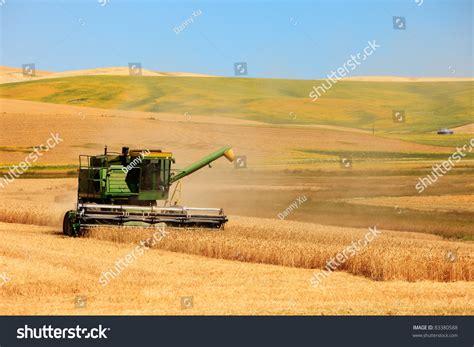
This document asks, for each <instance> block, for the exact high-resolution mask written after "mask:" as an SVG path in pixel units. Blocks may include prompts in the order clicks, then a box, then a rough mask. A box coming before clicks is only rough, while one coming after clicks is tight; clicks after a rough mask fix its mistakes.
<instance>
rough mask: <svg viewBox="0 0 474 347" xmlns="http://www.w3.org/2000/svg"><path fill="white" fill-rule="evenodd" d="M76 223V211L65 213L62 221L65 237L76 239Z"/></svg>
mask: <svg viewBox="0 0 474 347" xmlns="http://www.w3.org/2000/svg"><path fill="white" fill-rule="evenodd" d="M75 222H76V211H73V210H71V211H67V212H66V214H65V215H64V219H63V233H64V235H66V236H71V237H76V236H78V234H77V231H76V230H75V229H76V228H75V225H74V224H75Z"/></svg>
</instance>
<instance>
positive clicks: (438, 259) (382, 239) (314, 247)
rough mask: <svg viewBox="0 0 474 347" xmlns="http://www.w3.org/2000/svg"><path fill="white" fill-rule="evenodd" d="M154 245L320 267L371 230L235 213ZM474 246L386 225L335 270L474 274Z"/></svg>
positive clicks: (403, 276) (115, 236)
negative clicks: (220, 225) (222, 225)
mask: <svg viewBox="0 0 474 347" xmlns="http://www.w3.org/2000/svg"><path fill="white" fill-rule="evenodd" d="M168 231H169V233H168V236H166V237H165V238H164V239H163V240H162V241H161V242H159V243H158V244H156V245H154V248H159V249H165V250H169V251H174V252H181V253H189V254H196V255H202V256H206V257H212V258H218V259H229V260H239V261H243V262H252V263H266V264H274V265H283V266H289V267H299V268H309V269H322V268H324V267H325V266H326V264H327V262H328V261H329V260H330V259H331V258H333V257H335V256H336V254H337V253H339V252H342V250H343V249H344V248H345V247H347V246H349V245H351V242H352V241H357V240H359V239H362V238H363V237H364V235H365V234H366V233H367V231H368V230H361V229H349V228H339V227H330V226H322V225H316V224H310V223H299V222H281V221H277V220H271V219H260V218H245V217H233V218H232V222H230V223H229V225H228V227H226V229H225V230H222V231H221V230H220V231H214V230H202V229H200V230H199V229H198V230H183V229H169V230H168ZM152 233H153V231H152V230H147V229H131V228H124V229H120V228H100V227H99V228H92V229H91V230H90V231H89V232H88V237H93V238H97V239H101V240H110V241H115V242H125V243H127V242H133V243H136V242H139V241H140V240H144V239H147V238H149V237H150V236H151V234H152ZM473 249H474V246H473V245H472V244H470V243H464V242H453V241H446V240H443V239H442V238H440V237H437V236H434V235H426V234H416V233H402V232H393V231H383V232H382V234H381V235H380V236H378V237H377V238H376V239H375V240H374V241H373V242H372V243H370V244H369V245H368V246H366V247H364V248H362V249H361V250H360V251H359V252H358V253H357V254H356V255H354V256H353V257H349V258H348V259H347V261H345V262H344V263H342V264H341V265H340V266H339V267H338V269H337V270H343V271H347V272H349V273H352V274H354V275H361V276H365V277H368V278H371V279H374V280H406V281H419V280H434V281H442V282H450V281H462V280H465V281H472V280H473V279H474V271H473V270H474V258H473V257H472V254H473Z"/></svg>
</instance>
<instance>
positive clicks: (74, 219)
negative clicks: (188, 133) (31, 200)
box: [63, 147, 234, 237]
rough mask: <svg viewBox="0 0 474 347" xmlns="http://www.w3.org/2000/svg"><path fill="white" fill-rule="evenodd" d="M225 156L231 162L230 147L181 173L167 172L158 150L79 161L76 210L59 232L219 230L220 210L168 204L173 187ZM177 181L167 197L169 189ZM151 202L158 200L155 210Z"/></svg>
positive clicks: (165, 155)
mask: <svg viewBox="0 0 474 347" xmlns="http://www.w3.org/2000/svg"><path fill="white" fill-rule="evenodd" d="M222 156H225V157H226V158H227V159H228V160H229V161H231V162H232V161H233V160H234V153H233V151H232V148H231V147H224V148H221V149H220V150H218V151H216V152H214V153H212V154H210V155H208V156H206V157H204V158H202V159H201V160H199V161H197V162H196V163H194V164H191V165H189V166H187V167H186V168H184V169H182V170H172V169H171V164H172V163H174V162H175V160H174V158H173V155H172V153H170V152H162V151H161V150H150V151H148V150H132V151H129V148H128V147H123V148H122V153H121V154H120V153H110V152H109V153H108V152H107V147H105V150H104V154H103V155H97V156H88V155H80V156H79V184H78V196H77V209H76V210H71V211H68V212H66V214H65V216H64V220H63V232H64V234H65V235H67V236H74V237H76V236H82V235H83V234H84V232H85V230H87V228H89V227H93V226H101V225H112V226H114V225H118V226H141V227H143V226H153V225H155V224H158V223H165V224H166V225H167V226H171V227H205V228H223V226H224V224H225V223H226V222H227V217H226V216H225V214H224V211H223V209H221V208H196V207H182V206H177V205H176V203H175V204H174V205H173V206H169V205H170V201H173V198H174V197H175V194H176V193H177V192H179V191H180V186H179V183H180V182H178V181H179V180H180V179H182V178H183V177H186V176H188V175H190V174H192V173H193V172H195V171H197V170H199V169H201V168H203V167H204V166H207V165H209V166H210V164H211V163H212V162H213V161H215V160H217V159H219V158H220V157H222ZM175 182H177V184H176V186H175V189H174V191H173V194H172V195H171V198H170V199H168V195H169V191H170V187H171V185H172V184H173V183H175ZM157 200H164V201H165V203H164V206H163V207H158V206H157Z"/></svg>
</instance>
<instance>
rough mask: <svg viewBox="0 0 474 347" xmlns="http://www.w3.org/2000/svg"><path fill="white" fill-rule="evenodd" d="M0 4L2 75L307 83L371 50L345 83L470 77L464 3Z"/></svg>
mask: <svg viewBox="0 0 474 347" xmlns="http://www.w3.org/2000/svg"><path fill="white" fill-rule="evenodd" d="M1 1H2V0H0V2H1ZM3 1H4V2H5V3H4V4H3V6H1V7H0V13H1V56H0V57H1V61H0V63H1V65H6V66H17V67H21V65H22V64H25V63H35V65H36V69H39V70H50V71H64V70H76V69H86V68H94V67H107V66H126V65H127V64H128V63H129V62H141V63H142V65H143V67H144V68H146V69H152V70H158V71H187V72H196V73H208V74H216V75H222V76H232V75H234V63H235V62H246V63H247V65H248V76H249V77H271V78H295V79H316V78H323V77H325V76H326V75H327V74H328V73H329V72H330V71H331V70H334V69H336V68H337V67H339V66H341V65H342V64H343V63H344V62H345V61H347V59H349V57H350V55H351V54H356V53H357V52H361V51H362V50H363V49H364V47H365V46H366V45H367V42H368V41H371V40H376V42H377V43H378V44H379V45H380V46H381V47H380V48H379V49H377V51H376V52H375V53H374V54H373V55H372V56H371V57H369V58H368V59H367V60H366V61H364V62H363V63H362V64H361V65H359V66H358V67H357V69H356V70H355V71H353V72H352V75H397V76H446V77H449V76H453V77H461V76H474V68H473V56H472V54H473V53H472V50H473V22H472V20H473V5H472V1H471V0H399V1H388V0H387V1H381V0H379V1H358V0H352V1H350V0H333V1H330V0H324V1H322V0H320V1H290V0H288V1H205V2H202V1H186V2H185V1H131V0H129V1H124V0H83V1H78V0H76V1H52V0H50V1H25V0H3ZM99 1H102V2H103V3H100V2H99ZM417 1H418V2H417ZM102 5H104V6H102ZM198 10H200V11H201V14H199V15H197V16H196V17H194V18H193V20H194V22H192V23H190V22H189V21H188V25H186V26H185V28H184V30H182V31H181V32H179V34H176V32H175V31H177V29H176V30H175V28H176V27H178V26H179V25H181V24H182V23H183V22H185V21H186V20H187V18H189V17H192V16H193V12H195V11H198ZM393 16H401V17H405V19H406V30H394V29H393Z"/></svg>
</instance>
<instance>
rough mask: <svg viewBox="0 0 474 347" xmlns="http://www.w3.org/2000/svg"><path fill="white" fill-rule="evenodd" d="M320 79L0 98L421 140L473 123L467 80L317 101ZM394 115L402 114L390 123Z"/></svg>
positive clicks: (172, 82)
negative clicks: (313, 93)
mask: <svg viewBox="0 0 474 347" xmlns="http://www.w3.org/2000/svg"><path fill="white" fill-rule="evenodd" d="M322 82H323V81H309V80H283V79H260V78H225V77H216V78H200V77H180V78H176V77H169V76H111V75H98V76H97V75H96V76H73V77H65V78H55V79H44V80H36V81H28V82H17V83H7V84H3V85H0V98H10V99H19V100H30V101H40V102H47V103H55V104H67V105H76V106H89V107H99V108H107V109H120V110H134V111H147V112H166V113H176V114H183V113H186V112H188V113H191V114H195V115H203V116H219V117H230V118H240V119H246V120H253V121H260V122H265V123H269V124H303V125H304V124H319V125H328V126H342V127H349V128H355V129H362V130H370V131H372V129H375V130H376V131H377V132H378V133H381V132H382V133H386V134H389V133H394V134H412V133H416V134H420V133H428V134H429V133H430V132H433V131H435V130H437V129H439V128H441V127H458V126H464V125H467V124H470V123H472V122H473V119H474V112H473V109H472V99H473V96H474V82H473V81H455V82H370V81H369V82H368V81H341V82H339V83H337V84H335V85H334V86H333V87H332V88H331V89H329V90H328V91H327V92H326V93H325V94H323V95H322V96H321V97H320V98H319V99H318V100H316V101H315V102H312V101H311V99H310V98H309V96H308V95H309V92H310V91H311V89H312V87H313V86H318V85H320V84H321V83H322ZM393 110H404V111H405V115H406V121H405V122H404V123H396V122H394V121H393V119H392V111H393Z"/></svg>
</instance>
